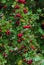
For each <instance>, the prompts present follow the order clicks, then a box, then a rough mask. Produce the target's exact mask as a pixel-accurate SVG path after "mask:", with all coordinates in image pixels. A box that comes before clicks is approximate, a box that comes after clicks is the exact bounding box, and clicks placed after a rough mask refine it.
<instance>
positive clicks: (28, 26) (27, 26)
mask: <svg viewBox="0 0 44 65" xmlns="http://www.w3.org/2000/svg"><path fill="white" fill-rule="evenodd" d="M23 28H31V26H30V25H26V26H23Z"/></svg>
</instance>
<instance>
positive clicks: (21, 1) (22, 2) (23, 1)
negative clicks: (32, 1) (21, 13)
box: [18, 0, 26, 4]
mask: <svg viewBox="0 0 44 65" xmlns="http://www.w3.org/2000/svg"><path fill="white" fill-rule="evenodd" d="M18 2H19V3H21V4H25V2H26V1H25V0H18Z"/></svg>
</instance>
